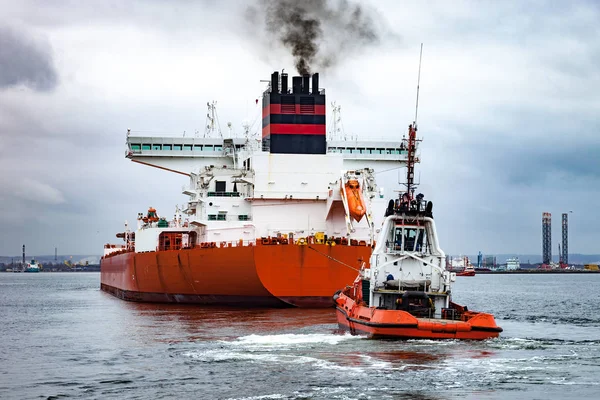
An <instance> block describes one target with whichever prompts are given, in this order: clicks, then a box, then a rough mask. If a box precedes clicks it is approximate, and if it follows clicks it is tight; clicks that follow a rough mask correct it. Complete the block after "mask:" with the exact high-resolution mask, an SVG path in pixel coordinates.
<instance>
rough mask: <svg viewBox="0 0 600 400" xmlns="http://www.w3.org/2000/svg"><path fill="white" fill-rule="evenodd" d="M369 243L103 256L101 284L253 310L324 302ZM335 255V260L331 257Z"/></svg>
mask: <svg viewBox="0 0 600 400" xmlns="http://www.w3.org/2000/svg"><path fill="white" fill-rule="evenodd" d="M370 254H371V248H370V247H369V246H341V245H338V246H329V245H326V244H309V245H304V246H303V245H292V244H290V245H257V246H240V247H224V248H194V249H186V250H172V251H158V252H146V253H134V252H127V253H121V254H115V255H109V256H107V257H104V258H103V259H102V260H101V262H100V265H101V288H102V290H104V291H106V292H109V293H111V294H113V295H115V296H117V297H119V298H121V299H124V300H130V301H147V302H178V303H195V304H219V305H236V306H255V307H256V306H258V307H286V306H297V307H315V308H317V307H331V306H332V305H333V302H332V299H331V296H332V294H333V293H334V292H335V291H336V290H337V289H338V288H339V287H343V286H346V285H347V284H348V283H350V282H352V281H353V280H354V277H355V276H356V270H354V269H352V268H349V267H348V266H345V265H343V264H341V263H344V264H348V265H350V266H352V267H353V268H357V269H358V268H359V267H360V265H361V262H359V259H361V260H365V261H368V259H369V256H370ZM335 260H338V261H339V262H338V261H335Z"/></svg>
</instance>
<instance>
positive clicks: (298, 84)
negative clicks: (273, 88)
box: [292, 76, 302, 94]
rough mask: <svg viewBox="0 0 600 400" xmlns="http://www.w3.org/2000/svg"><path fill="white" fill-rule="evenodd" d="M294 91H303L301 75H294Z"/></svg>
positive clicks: (295, 92) (297, 92)
mask: <svg viewBox="0 0 600 400" xmlns="http://www.w3.org/2000/svg"><path fill="white" fill-rule="evenodd" d="M292 92H293V93H294V94H299V93H301V92H302V77H301V76H294V77H292Z"/></svg>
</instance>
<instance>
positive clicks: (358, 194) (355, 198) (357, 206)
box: [344, 179, 367, 222]
mask: <svg viewBox="0 0 600 400" xmlns="http://www.w3.org/2000/svg"><path fill="white" fill-rule="evenodd" d="M344 190H345V191H346V199H348V210H349V212H350V216H351V217H352V218H354V220H355V221H356V222H360V220H361V219H362V217H364V216H365V214H366V212H367V208H366V207H365V199H364V198H363V194H362V188H361V187H360V184H359V183H358V180H356V179H350V180H349V181H348V182H346V184H345V185H344Z"/></svg>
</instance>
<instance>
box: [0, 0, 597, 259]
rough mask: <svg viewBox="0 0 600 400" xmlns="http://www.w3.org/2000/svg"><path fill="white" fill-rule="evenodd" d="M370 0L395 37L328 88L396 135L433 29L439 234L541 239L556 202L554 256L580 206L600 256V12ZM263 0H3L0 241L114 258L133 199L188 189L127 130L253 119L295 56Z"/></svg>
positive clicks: (587, 237)
mask: <svg viewBox="0 0 600 400" xmlns="http://www.w3.org/2000/svg"><path fill="white" fill-rule="evenodd" d="M362 3H365V5H364V7H365V8H366V9H367V11H369V13H371V14H372V15H373V18H375V20H376V21H377V23H378V29H380V30H381V31H380V32H385V35H383V37H382V39H381V40H379V41H378V43H377V44H374V45H372V46H363V48H361V49H354V50H353V51H352V52H350V53H349V54H348V55H347V57H345V58H341V59H337V60H336V61H337V64H336V66H335V67H334V68H329V69H327V70H326V71H324V72H323V73H322V74H321V86H323V87H325V88H326V89H327V95H328V101H336V102H337V103H338V104H340V105H341V106H342V118H343V124H344V128H345V131H346V132H347V133H349V134H350V133H351V134H356V135H358V136H359V137H365V138H366V137H387V138H391V137H399V136H401V135H402V134H404V133H405V131H406V127H407V125H408V124H409V123H410V122H411V121H412V119H413V118H414V100H415V87H416V77H417V68H418V52H419V44H420V43H421V42H424V59H423V68H422V78H421V79H422V80H421V95H420V108H419V127H420V132H419V133H420V134H421V135H422V136H423V137H424V142H423V143H422V160H423V163H422V164H421V165H419V166H418V167H417V168H418V169H417V170H418V173H420V178H421V182H422V185H421V191H423V192H424V193H426V194H427V195H428V197H429V198H431V199H432V200H433V201H434V204H435V207H434V214H435V217H436V219H437V221H438V230H439V234H440V240H441V241H442V244H443V247H444V249H445V250H446V251H447V252H448V253H453V254H457V253H464V254H473V253H476V252H477V251H478V250H481V251H483V252H485V253H534V254H535V253H540V252H541V239H540V236H541V213H542V211H549V212H552V214H553V226H554V232H553V238H554V245H553V252H554V253H556V243H557V240H558V237H559V233H560V230H559V229H560V213H561V212H567V211H569V210H573V214H570V225H571V233H570V251H571V252H573V253H577V252H579V253H597V252H598V247H597V243H598V241H599V239H600V233H599V230H598V227H597V222H596V221H599V220H600V211H598V208H597V206H596V203H597V200H598V198H600V186H599V183H600V182H599V181H600V162H599V161H598V151H599V150H600V139H599V136H598V129H599V127H600V126H599V125H600V121H599V117H598V110H599V109H600V69H598V67H597V66H598V65H600V25H599V24H598V23H597V21H599V20H600V7H599V6H598V5H596V3H595V2H591V1H575V2H556V1H547V2H546V1H538V2H526V3H524V2H520V1H514V2H511V1H508V2H492V1H489V2H475V1H452V2H448V1H428V2H420V1H412V2H408V1H406V2H404V1H401V2H398V1H391V0H390V1H377V2H362ZM256 4H259V3H257V2H248V3H246V4H244V3H242V2H237V1H233V0H231V1H225V2H217V1H185V0H180V1H175V2H160V1H153V0H148V1H141V0H138V1H131V2H116V1H115V2H112V1H89V2H79V1H20V2H12V1H7V0H0V7H1V8H2V13H1V15H0V138H1V142H0V143H1V145H0V171H2V172H1V173H0V184H1V186H0V187H1V188H2V189H1V190H0V205H1V207H0V224H1V225H2V228H1V229H0V254H2V255H13V254H19V252H20V246H21V245H22V244H23V243H25V244H26V245H27V247H28V249H29V250H28V253H29V254H31V255H35V254H38V255H41V254H52V252H53V251H54V246H58V248H59V253H62V254H100V253H101V252H102V245H103V244H104V243H106V242H109V241H111V242H113V241H115V240H116V239H115V238H114V234H115V233H116V232H118V231H120V230H122V228H123V222H124V221H125V220H126V219H127V220H129V221H133V220H134V219H135V217H136V215H137V212H141V211H144V210H145V209H147V207H148V206H150V205H152V206H154V207H156V208H157V209H158V211H159V212H161V213H163V214H165V215H169V214H171V213H172V212H173V210H174V206H175V204H181V203H183V202H184V200H185V197H184V196H183V195H181V194H180V192H181V186H182V185H183V184H185V183H186V179H185V178H184V177H181V176H177V175H174V174H170V173H168V172H164V171H160V170H157V169H151V168H148V167H144V166H141V165H137V164H134V163H131V162H129V161H127V160H126V159H125V158H124V151H125V147H124V143H125V132H126V130H127V128H131V129H132V130H138V131H152V132H170V133H173V134H177V133H181V132H183V131H186V132H188V133H189V134H191V133H192V132H193V131H194V130H202V129H203V126H204V123H205V105H206V102H207V101H212V100H216V101H218V112H219V118H220V121H221V125H222V128H223V129H226V128H225V124H226V122H227V121H231V122H232V124H233V127H234V129H235V130H236V131H238V132H240V131H241V123H242V121H244V120H248V121H250V122H253V121H254V120H255V118H256V115H257V112H258V110H257V108H256V107H255V102H254V100H255V99H256V98H258V96H259V95H260V93H261V90H262V89H263V86H262V85H263V84H262V83H260V82H259V80H260V79H268V77H269V74H270V73H271V72H272V71H273V70H281V69H282V68H285V69H286V70H287V71H292V70H293V65H294V59H293V57H292V56H291V55H290V54H289V51H288V50H286V49H285V48H284V47H283V46H281V45H279V44H277V43H275V42H272V41H269V40H267V39H268V37H267V36H266V35H265V32H264V31H262V30H257V29H256V26H252V25H248V24H249V21H248V19H247V14H246V13H247V10H248V7H249V6H256ZM328 43H329V44H328ZM331 43H335V42H327V43H325V46H326V47H327V46H331ZM396 177H397V173H396V172H390V173H388V174H386V175H385V176H384V177H383V178H382V179H383V181H384V182H385V183H384V186H385V187H386V189H387V190H389V192H390V193H391V190H392V189H393V187H392V186H393V185H394V182H395V181H396Z"/></svg>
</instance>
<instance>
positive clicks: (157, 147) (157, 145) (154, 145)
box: [152, 144, 162, 150]
mask: <svg viewBox="0 0 600 400" xmlns="http://www.w3.org/2000/svg"><path fill="white" fill-rule="evenodd" d="M152 150H162V146H161V145H160V144H153V145H152Z"/></svg>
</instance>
